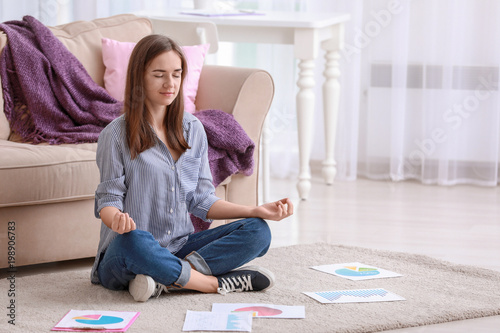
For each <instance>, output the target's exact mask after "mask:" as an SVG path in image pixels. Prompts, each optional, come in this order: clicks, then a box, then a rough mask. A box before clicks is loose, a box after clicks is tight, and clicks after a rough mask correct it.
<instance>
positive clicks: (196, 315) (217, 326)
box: [182, 310, 252, 332]
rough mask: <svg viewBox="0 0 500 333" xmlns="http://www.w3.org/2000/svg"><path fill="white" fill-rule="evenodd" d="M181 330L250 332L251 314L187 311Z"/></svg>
mask: <svg viewBox="0 0 500 333" xmlns="http://www.w3.org/2000/svg"><path fill="white" fill-rule="evenodd" d="M182 330H183V331H228V332H251V331H252V313H251V312H239V313H224V312H208V311H190V310H188V311H187V313H186V319H185V320H184V326H183V327H182Z"/></svg>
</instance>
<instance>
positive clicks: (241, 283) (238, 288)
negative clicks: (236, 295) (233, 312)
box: [217, 274, 253, 295]
mask: <svg viewBox="0 0 500 333" xmlns="http://www.w3.org/2000/svg"><path fill="white" fill-rule="evenodd" d="M220 284H221V286H220V288H217V292H218V293H219V294H222V295H225V294H227V293H230V292H242V291H250V290H253V287H252V278H251V276H250V274H246V275H238V276H230V277H228V278H220Z"/></svg>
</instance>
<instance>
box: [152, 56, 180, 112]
mask: <svg viewBox="0 0 500 333" xmlns="http://www.w3.org/2000/svg"><path fill="white" fill-rule="evenodd" d="M181 74H182V62H181V58H180V57H179V55H178V54H177V53H176V52H175V51H166V52H163V53H161V54H160V55H158V56H157V57H156V58H154V59H153V60H152V61H151V62H150V63H149V65H148V66H147V67H146V71H145V73H144V88H145V91H146V101H145V102H146V106H147V107H148V109H149V110H150V111H154V110H159V109H163V110H164V109H165V106H167V105H170V104H171V103H172V102H173V101H174V100H175V98H176V97H177V95H178V94H179V89H180V86H181Z"/></svg>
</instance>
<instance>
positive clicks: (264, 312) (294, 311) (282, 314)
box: [212, 303, 306, 318]
mask: <svg viewBox="0 0 500 333" xmlns="http://www.w3.org/2000/svg"><path fill="white" fill-rule="evenodd" d="M212 312H225V313H238V312H251V313H252V316H253V317H255V318H305V317H306V310H305V307H304V306H303V305H293V306H291V305H274V304H255V303H214V304H212Z"/></svg>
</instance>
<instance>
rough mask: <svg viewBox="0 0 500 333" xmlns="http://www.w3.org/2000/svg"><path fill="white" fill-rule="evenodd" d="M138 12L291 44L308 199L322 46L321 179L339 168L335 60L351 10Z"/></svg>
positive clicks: (223, 34) (232, 37)
mask: <svg viewBox="0 0 500 333" xmlns="http://www.w3.org/2000/svg"><path fill="white" fill-rule="evenodd" d="M138 14H139V15H143V16H148V17H149V18H150V19H151V20H152V21H153V23H154V21H155V20H158V21H162V20H163V21H165V20H167V21H189V22H213V23H215V25H216V26H217V30H218V35H219V36H218V37H219V40H220V41H228V42H245V43H274V44H292V45H294V54H295V57H296V58H297V59H298V60H299V64H298V67H299V79H298V81H297V86H298V92H297V97H296V98H297V121H298V132H299V133H298V136H299V137H298V139H299V158H300V170H299V181H298V184H297V189H298V191H299V196H300V198H301V199H307V197H308V195H309V191H310V189H311V170H310V166H309V158H310V154H311V146H312V137H313V133H312V130H313V116H314V102H315V95H314V87H315V81H314V66H315V64H314V59H316V58H317V57H318V53H319V48H320V47H321V48H323V49H324V50H325V51H326V53H325V69H324V72H323V75H324V77H325V81H324V83H323V104H324V126H325V149H326V155H325V156H326V158H325V160H324V162H323V169H322V172H323V177H324V179H325V182H326V183H327V184H332V183H333V180H334V178H335V175H336V172H337V170H336V163H335V159H334V149H335V137H336V132H337V131H336V130H337V114H338V109H339V95H340V83H339V80H338V77H339V76H340V70H339V62H338V60H339V59H340V53H339V51H340V50H341V48H342V47H343V42H344V23H345V22H346V21H348V20H349V19H350V16H349V14H344V13H298V12H265V14H264V15H243V16H211V17H205V16H197V15H196V16H195V15H185V14H181V13H180V12H179V11H174V12H172V13H168V14H159V13H147V12H141V13H138ZM278 89H279V87H278Z"/></svg>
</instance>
